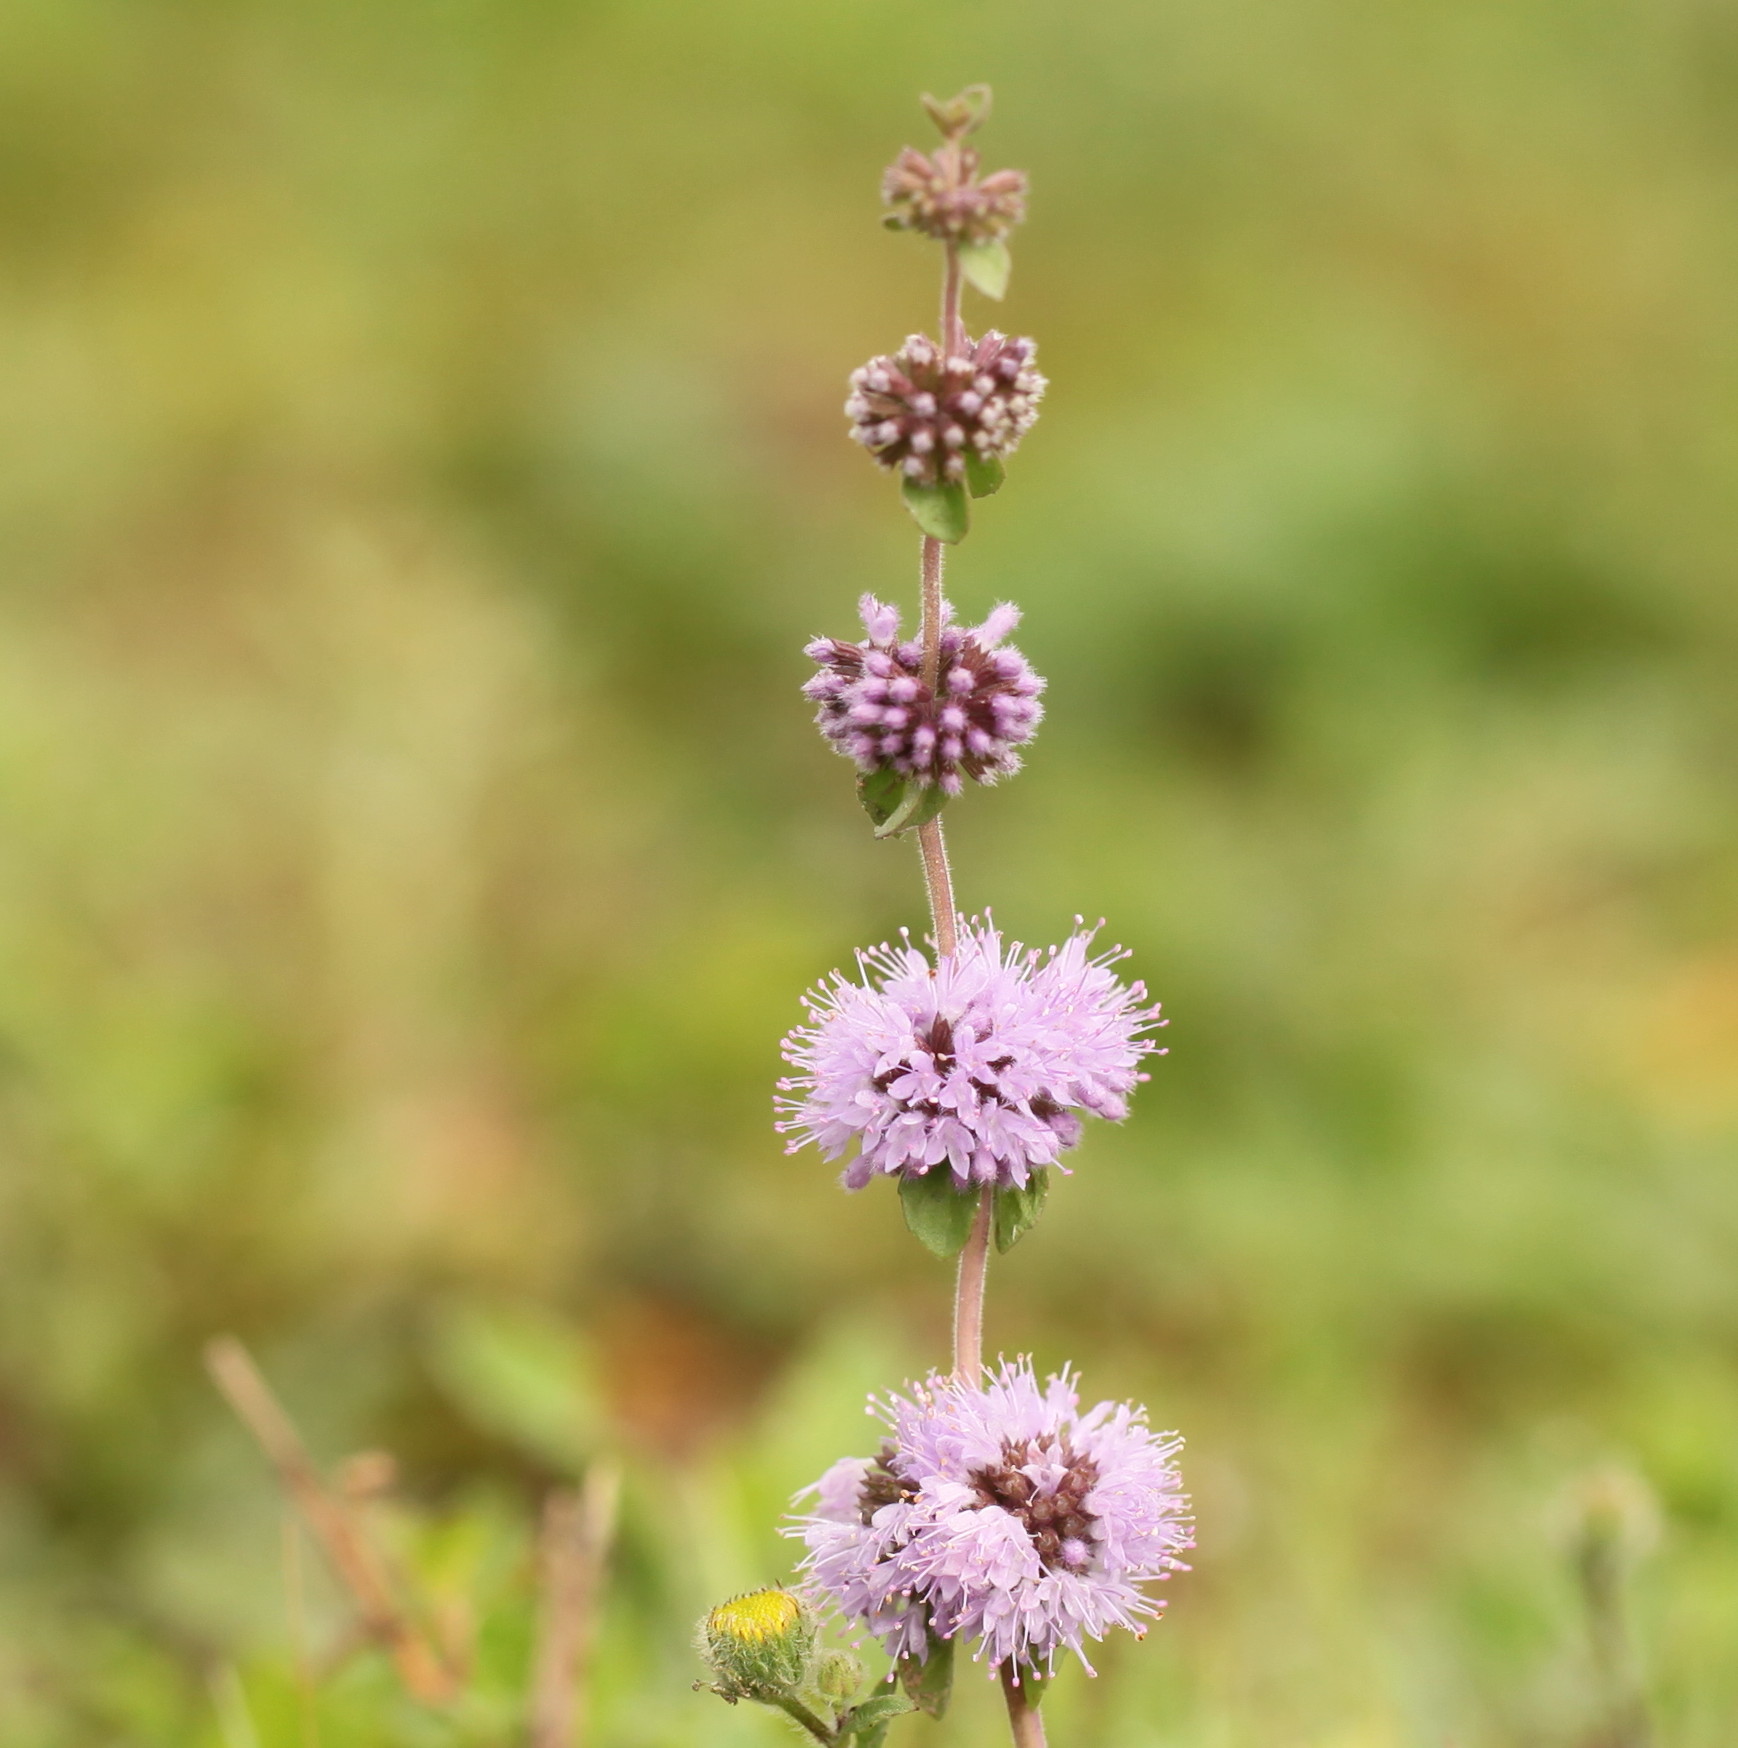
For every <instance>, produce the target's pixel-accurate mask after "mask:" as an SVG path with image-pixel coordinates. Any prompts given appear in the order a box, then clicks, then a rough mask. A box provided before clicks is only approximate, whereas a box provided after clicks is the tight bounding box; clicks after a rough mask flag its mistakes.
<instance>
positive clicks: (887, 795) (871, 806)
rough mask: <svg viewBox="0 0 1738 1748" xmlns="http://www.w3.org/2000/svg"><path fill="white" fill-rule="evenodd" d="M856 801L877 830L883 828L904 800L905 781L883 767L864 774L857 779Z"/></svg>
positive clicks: (893, 771) (897, 774) (896, 773)
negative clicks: (861, 804) (861, 805)
mask: <svg viewBox="0 0 1738 1748" xmlns="http://www.w3.org/2000/svg"><path fill="white" fill-rule="evenodd" d="M857 799H858V800H859V801H860V802H862V803H863V811H864V812H865V813H866V814H868V815H869V817H870V818H871V819H872V820H874V822H875V824H876V826H877V828H879V827H881V826H884V825H886V823H887V822H888V820H890V819H891V818H892V817H893V816H894V814H896V813H897V812H898V811H899V808H900V805H901V804H902V803H903V802H904V800H905V779H904V778H903V777H902V776H900V774H899V773H898V772H897V771H895V770H891V769H889V768H887V767H885V766H884V767H883V768H882V769H881V770H879V771H868V772H865V773H864V774H863V775H862V776H861V777H859V778H858V779H857Z"/></svg>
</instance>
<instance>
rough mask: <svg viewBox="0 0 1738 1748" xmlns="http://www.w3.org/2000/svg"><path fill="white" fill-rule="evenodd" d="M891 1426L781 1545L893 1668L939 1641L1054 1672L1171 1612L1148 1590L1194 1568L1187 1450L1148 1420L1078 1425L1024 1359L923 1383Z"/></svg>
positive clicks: (1050, 1383)
mask: <svg viewBox="0 0 1738 1748" xmlns="http://www.w3.org/2000/svg"><path fill="white" fill-rule="evenodd" d="M881 1414H882V1418H883V1419H884V1420H885V1422H886V1423H887V1426H888V1430H889V1437H888V1438H887V1439H886V1441H885V1442H884V1443H883V1444H882V1446H881V1450H880V1453H879V1454H878V1455H876V1456H874V1457H867V1458H864V1457H849V1458H846V1459H845V1460H843V1461H842V1462H838V1463H835V1464H834V1465H833V1467H832V1468H830V1469H829V1470H828V1471H827V1472H826V1474H825V1475H823V1476H822V1477H821V1479H820V1480H819V1481H818V1482H816V1483H815V1485H814V1486H813V1487H811V1488H809V1489H807V1490H806V1491H807V1493H810V1494H813V1495H815V1509H814V1510H813V1511H812V1512H811V1513H809V1514H808V1515H806V1516H804V1517H802V1518H799V1519H798V1520H797V1522H796V1524H795V1525H794V1527H793V1528H791V1529H790V1530H788V1531H787V1532H786V1533H787V1534H789V1535H793V1536H797V1537H800V1538H801V1540H802V1541H803V1542H804V1543H805V1545H806V1546H807V1549H808V1552H807V1554H806V1556H805V1557H804V1559H803V1561H802V1563H801V1569H802V1570H803V1572H804V1574H805V1581H806V1587H807V1589H808V1590H809V1591H810V1593H811V1594H813V1595H815V1596H817V1597H818V1598H821V1599H825V1600H827V1601H830V1602H832V1603H833V1604H834V1605H835V1606H836V1607H837V1608H838V1609H839V1610H840V1611H841V1612H842V1613H843V1614H845V1615H846V1616H847V1617H848V1618H849V1619H851V1620H853V1621H856V1622H858V1623H860V1624H861V1625H862V1626H864V1627H865V1628H867V1629H868V1631H869V1632H871V1633H872V1634H874V1636H875V1637H876V1638H877V1639H879V1640H880V1641H881V1643H882V1645H883V1646H884V1648H885V1649H886V1650H887V1651H888V1653H889V1654H890V1655H892V1656H895V1657H901V1656H911V1657H922V1656H924V1655H925V1653H926V1651H927V1649H928V1645H929V1642H930V1638H931V1635H932V1634H933V1635H934V1636H935V1637H936V1638H940V1639H954V1638H960V1639H964V1640H966V1641H967V1642H968V1643H971V1642H974V1641H975V1642H976V1644H977V1650H976V1651H975V1652H974V1655H975V1656H977V1657H980V1658H984V1659H987V1660H988V1662H989V1663H990V1664H991V1665H992V1666H996V1665H1000V1664H1003V1663H1006V1662H1009V1661H1010V1660H1011V1661H1012V1662H1013V1664H1014V1666H1015V1668H1016V1670H1021V1671H1034V1672H1041V1673H1049V1672H1050V1670H1051V1669H1053V1667H1054V1665H1055V1659H1056V1656H1057V1654H1058V1653H1059V1652H1061V1651H1065V1650H1068V1651H1074V1652H1075V1653H1077V1654H1080V1655H1081V1660H1082V1661H1083V1662H1085V1657H1084V1654H1083V1653H1082V1641H1083V1640H1084V1639H1088V1638H1091V1639H1102V1638H1103V1637H1104V1635H1105V1634H1106V1633H1107V1632H1109V1631H1110V1630H1111V1629H1112V1628H1113V1627H1124V1628H1127V1629H1128V1630H1129V1631H1130V1632H1133V1633H1136V1634H1140V1633H1143V1632H1144V1631H1145V1625H1144V1623H1145V1621H1146V1620H1148V1619H1151V1618H1153V1617H1154V1616H1156V1615H1157V1614H1158V1613H1159V1612H1160V1609H1161V1607H1162V1606H1163V1605H1162V1603H1161V1602H1160V1601H1159V1599H1157V1598H1156V1597H1153V1596H1152V1595H1150V1594H1149V1592H1148V1588H1147V1587H1148V1586H1150V1585H1151V1584H1152V1583H1154V1582H1156V1581H1158V1580H1162V1579H1164V1578H1167V1577H1169V1576H1170V1574H1171V1573H1172V1572H1179V1571H1185V1570H1187V1568H1186V1567H1185V1566H1184V1564H1183V1561H1182V1558H1181V1556H1182V1555H1183V1554H1184V1553H1186V1552H1187V1551H1188V1549H1189V1548H1191V1547H1192V1546H1193V1545H1194V1538H1193V1535H1192V1533H1191V1529H1190V1522H1189V1517H1188V1501H1187V1500H1186V1499H1185V1498H1184V1496H1183V1494H1182V1493H1181V1491H1180V1490H1179V1489H1180V1480H1179V1477H1178V1474H1177V1469H1176V1465H1175V1463H1174V1461H1173V1458H1174V1457H1175V1456H1176V1453H1177V1452H1178V1451H1179V1450H1180V1449H1181V1448H1182V1440H1181V1439H1179V1438H1178V1437H1177V1436H1176V1435H1175V1434H1174V1433H1154V1432H1152V1431H1150V1430H1149V1429H1148V1427H1147V1423H1146V1411H1145V1410H1144V1409H1142V1408H1138V1407H1135V1406H1133V1405H1132V1404H1129V1403H1118V1402H1101V1403H1099V1404H1098V1406H1097V1407H1095V1408H1092V1409H1090V1410H1088V1411H1086V1412H1085V1413H1082V1412H1081V1408H1080V1396H1079V1392H1078V1389H1077V1388H1076V1385H1075V1381H1074V1379H1073V1377H1072V1376H1071V1375H1070V1374H1069V1373H1068V1372H1067V1371H1064V1372H1062V1373H1061V1374H1059V1375H1057V1376H1053V1377H1051V1378H1050V1379H1048V1380H1047V1381H1046V1382H1045V1384H1044V1385H1042V1386H1040V1385H1039V1383H1038V1379H1037V1376H1036V1374H1035V1373H1034V1371H1033V1369H1032V1363H1031V1361H1030V1360H1027V1359H1019V1360H1014V1361H1004V1362H1003V1363H1002V1365H1000V1366H999V1367H998V1368H996V1369H995V1370H994V1371H993V1372H992V1373H991V1374H990V1376H989V1379H988V1381H987V1382H986V1383H985V1384H984V1385H983V1386H982V1387H976V1386H970V1385H966V1384H962V1383H961V1382H960V1381H959V1380H957V1379H955V1378H946V1377H941V1376H939V1375H934V1376H931V1377H930V1378H929V1379H927V1380H926V1381H925V1382H924V1383H922V1384H918V1385H915V1386H912V1387H911V1389H910V1394H909V1395H908V1396H893V1397H891V1398H889V1400H888V1401H887V1403H886V1404H885V1405H884V1406H882V1407H881ZM801 1497H804V1495H799V1498H801ZM1088 1670H1089V1672H1090V1665H1088Z"/></svg>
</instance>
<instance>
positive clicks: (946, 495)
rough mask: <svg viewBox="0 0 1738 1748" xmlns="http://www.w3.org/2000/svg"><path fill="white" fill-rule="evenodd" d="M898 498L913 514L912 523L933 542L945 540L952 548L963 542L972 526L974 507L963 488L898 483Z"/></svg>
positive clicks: (954, 485)
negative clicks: (972, 507) (903, 501)
mask: <svg viewBox="0 0 1738 1748" xmlns="http://www.w3.org/2000/svg"><path fill="white" fill-rule="evenodd" d="M899 495H900V496H901V497H902V498H904V500H905V507H906V509H908V510H909V511H910V512H911V519H912V520H913V521H914V522H915V523H916V524H917V525H918V527H919V528H921V529H922V530H923V531H924V533H925V534H927V535H929V536H930V538H931V539H934V540H945V541H946V542H947V543H948V544H949V545H950V546H952V545H955V544H956V543H957V542H959V541H961V540H964V539H965V537H966V530H967V529H968V528H969V527H970V526H971V521H972V512H971V507H970V505H969V504H968V503H967V501H966V488H965V487H964V486H962V485H957V484H948V485H939V486H926V485H920V484H919V483H918V482H917V481H916V480H914V479H906V480H901V481H900V482H899Z"/></svg>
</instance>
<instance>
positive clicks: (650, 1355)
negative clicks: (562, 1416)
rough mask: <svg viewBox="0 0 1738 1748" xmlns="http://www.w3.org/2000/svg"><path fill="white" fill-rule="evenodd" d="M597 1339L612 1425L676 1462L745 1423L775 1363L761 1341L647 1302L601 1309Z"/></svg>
mask: <svg viewBox="0 0 1738 1748" xmlns="http://www.w3.org/2000/svg"><path fill="white" fill-rule="evenodd" d="M597 1338H598V1348H599V1355H600V1364H601V1367H602V1371H603V1379H604V1389H605V1391H606V1393H607V1394H608V1396H609V1399H610V1404H611V1408H612V1411H613V1418H614V1420H615V1422H616V1424H617V1425H619V1426H620V1427H621V1428H622V1429H623V1431H624V1432H625V1433H626V1435H627V1437H628V1439H629V1440H630V1441H631V1442H632V1443H635V1444H638V1445H642V1446H644V1447H646V1448H648V1449H650V1450H652V1451H655V1452H656V1453H657V1454H658V1455H660V1456H663V1457H667V1458H672V1459H676V1460H681V1459H684V1458H687V1457H690V1456H692V1455H693V1454H694V1453H695V1451H696V1450H698V1449H699V1448H700V1447H701V1446H702V1445H704V1444H705V1443H707V1442H708V1440H709V1439H710V1438H711V1437H713V1436H714V1435H715V1434H717V1433H720V1432H722V1431H724V1430H725V1429H726V1428H728V1427H730V1426H732V1425H735V1424H738V1423H740V1422H741V1421H742V1420H743V1419H745V1418H746V1417H747V1415H748V1413H749V1411H750V1410H751V1408H752V1407H753V1404H754V1402H755V1400H756V1398H757V1397H758V1396H759V1394H760V1391H761V1389H762V1386H763V1385H764V1384H765V1382H766V1381H767V1379H768V1377H769V1376H770V1375H771V1373H772V1372H773V1370H774V1369H775V1367H776V1364H777V1360H778V1355H777V1354H776V1353H775V1352H774V1351H773V1350H772V1349H771V1348H770V1347H769V1346H768V1344H766V1343H765V1342H764V1341H758V1340H756V1339H755V1338H754V1337H752V1336H748V1335H745V1334H744V1332H743V1331H741V1330H740V1329H731V1328H727V1327H725V1326H724V1325H723V1324H721V1323H719V1322H718V1321H717V1320H716V1319H715V1318H712V1317H709V1316H707V1315H705V1314H704V1313H703V1312H701V1311H700V1310H699V1309H698V1308H697V1307H695V1306H691V1305H686V1304H682V1303H680V1302H678V1301H676V1300H674V1299H670V1298H663V1297H653V1296H651V1295H641V1296H637V1297H633V1298H623V1299H618V1300H616V1301H615V1302H614V1303H612V1304H611V1305H609V1306H608V1307H606V1308H605V1310H604V1311H603V1313H602V1315H601V1316H600V1318H599V1319H598V1325H597Z"/></svg>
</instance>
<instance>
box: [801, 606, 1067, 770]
mask: <svg viewBox="0 0 1738 1748" xmlns="http://www.w3.org/2000/svg"><path fill="white" fill-rule="evenodd" d="M860 610H861V612H862V615H863V630H864V633H865V641H864V642H863V643H860V644H859V643H845V642H843V641H841V640H840V639H838V638H833V637H822V638H817V639H816V640H815V641H814V642H813V643H811V644H810V645H809V646H808V648H807V649H806V650H805V651H804V654H806V655H807V656H808V657H809V659H810V660H811V661H814V662H817V663H818V664H819V665H820V672H819V673H817V674H816V675H815V677H814V678H813V679H812V680H810V681H809V682H808V684H807V685H806V686H804V687H803V692H804V695H805V696H806V697H809V698H812V699H813V700H814V702H815V703H816V704H817V705H818V706H819V707H820V708H819V709H818V710H817V711H816V713H815V722H816V724H817V725H818V726H819V728H820V730H821V733H822V734H824V735H825V736H826V737H827V739H828V740H830V741H831V742H832V743H833V745H834V746H835V747H836V748H837V749H838V750H839V751H840V752H841V753H843V754H845V756H846V757H847V758H849V759H851V760H853V761H854V762H855V763H856V766H857V768H858V770H860V771H865V772H867V771H880V770H891V771H896V772H898V773H899V775H900V776H902V777H909V778H910V779H911V780H912V781H913V782H915V783H918V784H922V785H927V784H931V783H936V784H939V785H940V786H941V788H942V789H943V791H944V792H945V793H947V794H949V795H957V794H959V792H960V789H961V788H962V786H963V779H964V778H966V777H970V778H971V779H972V780H973V781H974V782H978V783H993V782H995V780H996V779H997V778H998V777H1007V776H1011V775H1013V773H1014V772H1015V771H1017V770H1019V768H1020V755H1019V754H1018V753H1017V752H1016V751H1015V750H1014V749H1015V748H1016V747H1017V746H1019V745H1021V743H1022V742H1025V741H1028V740H1030V739H1031V738H1032V735H1033V733H1034V732H1035V731H1036V729H1037V727H1038V722H1039V719H1040V718H1041V717H1042V716H1043V714H1044V707H1043V705H1042V704H1040V703H1039V702H1038V694H1039V693H1040V692H1042V691H1043V690H1044V682H1043V681H1042V680H1041V679H1040V678H1039V677H1038V675H1037V674H1035V673H1033V671H1032V667H1031V664H1030V663H1029V662H1028V661H1027V660H1026V658H1025V657H1024V656H1023V655H1021V654H1020V652H1019V651H1018V650H1017V649H1014V648H1013V647H1012V646H1005V647H1004V646H1003V643H1002V640H1003V639H1004V638H1005V637H1006V636H1007V635H1008V633H1009V632H1010V631H1012V630H1013V629H1014V627H1015V626H1016V625H1018V624H1019V622H1020V610H1019V608H1017V607H1013V606H1009V605H1006V604H1004V605H1003V606H1000V607H998V608H996V610H995V611H994V612H993V613H991V615H990V616H989V618H988V619H986V620H985V621H984V623H983V624H982V625H980V626H977V627H976V628H975V629H973V630H970V631H968V630H966V629H964V628H963V627H961V626H958V625H955V624H953V623H952V616H953V615H952V609H951V608H944V614H945V618H944V623H943V625H942V631H941V660H940V665H939V671H938V672H937V675H936V684H935V685H934V686H931V685H929V684H928V683H927V682H926V681H925V680H924V678H923V646H922V645H921V644H920V643H919V642H917V641H916V640H915V639H905V640H903V641H902V640H901V639H900V636H899V613H898V610H897V609H896V608H893V607H889V606H888V605H887V604H886V603H885V602H882V601H877V600H876V599H875V597H874V596H873V595H865V596H864V597H863V600H862V602H861V607H860Z"/></svg>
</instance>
